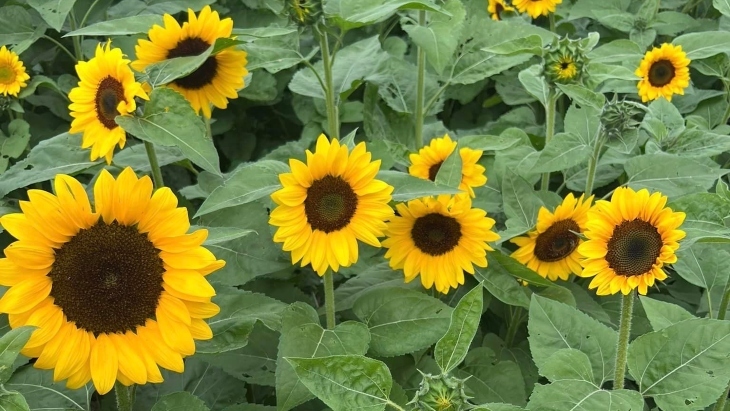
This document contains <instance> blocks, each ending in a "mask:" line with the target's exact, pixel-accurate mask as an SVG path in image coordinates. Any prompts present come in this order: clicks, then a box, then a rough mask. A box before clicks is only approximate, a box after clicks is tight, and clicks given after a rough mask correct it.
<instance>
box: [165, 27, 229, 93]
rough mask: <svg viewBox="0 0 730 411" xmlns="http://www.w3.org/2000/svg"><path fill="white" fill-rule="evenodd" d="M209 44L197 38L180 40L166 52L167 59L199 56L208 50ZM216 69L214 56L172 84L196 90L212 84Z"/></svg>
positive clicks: (216, 61) (216, 64)
mask: <svg viewBox="0 0 730 411" xmlns="http://www.w3.org/2000/svg"><path fill="white" fill-rule="evenodd" d="M208 47H210V44H209V43H208V42H206V41H204V40H203V39H200V38H198V37H190V38H187V39H183V40H180V41H179V42H178V43H177V45H176V46H175V47H174V48H173V49H172V50H170V51H168V52H167V58H169V59H171V58H175V57H188V56H199V55H200V54H202V53H203V52H204V51H205V50H208ZM217 69H218V60H216V59H215V56H210V57H208V58H207V59H206V60H205V62H204V63H203V64H202V65H201V66H200V67H198V68H197V69H195V71H193V72H192V73H190V74H188V75H187V76H185V77H180V78H178V79H175V80H174V81H173V83H175V84H177V85H178V86H180V87H182V88H184V89H188V90H198V89H201V88H203V87H205V86H207V85H208V84H210V83H212V82H213V79H214V78H215V75H216V73H217Z"/></svg>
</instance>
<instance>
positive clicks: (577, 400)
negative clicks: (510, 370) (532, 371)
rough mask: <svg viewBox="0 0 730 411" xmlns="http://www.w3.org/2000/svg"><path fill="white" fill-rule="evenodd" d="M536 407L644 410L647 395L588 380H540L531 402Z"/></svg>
mask: <svg viewBox="0 0 730 411" xmlns="http://www.w3.org/2000/svg"><path fill="white" fill-rule="evenodd" d="M527 409H528V410H535V411H566V410H572V411H641V410H643V409H644V399H643V398H641V394H639V393H638V392H636V391H632V390H614V391H608V390H603V389H601V387H599V386H596V385H594V384H592V383H590V382H587V381H580V380H561V381H556V382H553V383H552V384H547V385H542V384H536V385H535V390H534V391H533V392H532V395H531V396H530V402H529V403H528V404H527Z"/></svg>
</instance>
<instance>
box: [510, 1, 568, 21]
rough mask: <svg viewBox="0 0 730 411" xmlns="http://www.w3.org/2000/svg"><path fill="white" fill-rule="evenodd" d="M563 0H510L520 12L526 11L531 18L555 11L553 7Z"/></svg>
mask: <svg viewBox="0 0 730 411" xmlns="http://www.w3.org/2000/svg"><path fill="white" fill-rule="evenodd" d="M562 2H563V0H512V5H513V6H515V7H517V10H518V11H519V12H520V13H527V14H529V15H530V17H532V18H533V19H536V18H538V17H540V16H547V15H548V14H550V13H555V7H556V6H557V5H558V4H560V3H562Z"/></svg>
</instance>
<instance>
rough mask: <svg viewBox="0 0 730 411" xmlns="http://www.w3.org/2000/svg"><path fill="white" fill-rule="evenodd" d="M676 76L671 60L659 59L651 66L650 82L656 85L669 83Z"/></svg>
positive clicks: (660, 85)
mask: <svg viewBox="0 0 730 411" xmlns="http://www.w3.org/2000/svg"><path fill="white" fill-rule="evenodd" d="M673 78H674V65H672V62H671V61H669V60H659V61H657V62H655V63H654V64H652V65H651V67H650V68H649V83H650V84H651V85H652V86H654V87H662V86H665V85H667V84H669V83H670V82H671V81H672V79H673Z"/></svg>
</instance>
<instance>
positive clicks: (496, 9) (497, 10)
mask: <svg viewBox="0 0 730 411" xmlns="http://www.w3.org/2000/svg"><path fill="white" fill-rule="evenodd" d="M487 11H488V12H489V14H490V15H491V16H492V20H502V12H503V11H515V9H514V7H511V6H510V5H508V4H507V3H505V0H488V2H487Z"/></svg>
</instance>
